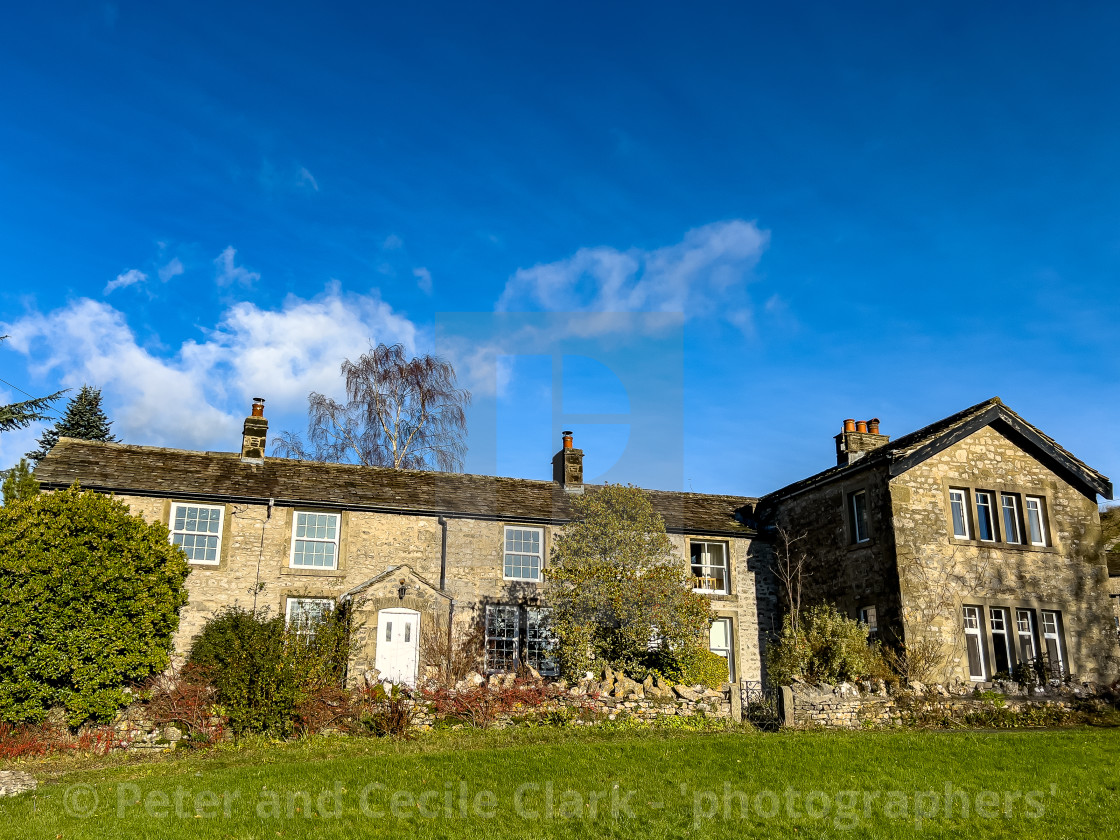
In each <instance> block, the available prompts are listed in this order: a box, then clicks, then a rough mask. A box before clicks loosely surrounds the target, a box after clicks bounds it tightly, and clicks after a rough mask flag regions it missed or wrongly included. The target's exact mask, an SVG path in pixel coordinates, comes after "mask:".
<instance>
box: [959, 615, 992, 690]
mask: <svg viewBox="0 0 1120 840" xmlns="http://www.w3.org/2000/svg"><path fill="white" fill-rule="evenodd" d="M983 620H984V619H983V614H982V613H981V611H980V608H979V607H965V608H964V641H965V652H966V653H967V654H968V676H969V677H970V678H971V679H972V680H973V681H975V682H982V681H983V680H985V679H986V678H987V676H988V671H987V668H986V667H985V663H984V636H983V630H982V627H981V622H983Z"/></svg>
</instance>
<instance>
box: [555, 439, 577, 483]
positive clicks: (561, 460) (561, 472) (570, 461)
mask: <svg viewBox="0 0 1120 840" xmlns="http://www.w3.org/2000/svg"><path fill="white" fill-rule="evenodd" d="M552 480H553V481H555V482H556V483H557V484H559V485H560V486H561V487H563V488H564V490H565V492H568V493H582V492H583V450H582V449H573V448H572V433H571V432H564V446H563V448H562V449H561V450H560V451H559V452H557V453H556V454H555V455H553V456H552Z"/></svg>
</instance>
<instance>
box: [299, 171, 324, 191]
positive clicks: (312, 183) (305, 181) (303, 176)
mask: <svg viewBox="0 0 1120 840" xmlns="http://www.w3.org/2000/svg"><path fill="white" fill-rule="evenodd" d="M296 183H297V184H298V185H299V186H301V187H305V186H306V187H311V189H313V190H315V192H319V182H318V181H316V180H315V176H314V175H312V174H311V173H310V172H308V171H307V167H305V166H301V167H300V168H299V177H298V178H297V179H296Z"/></svg>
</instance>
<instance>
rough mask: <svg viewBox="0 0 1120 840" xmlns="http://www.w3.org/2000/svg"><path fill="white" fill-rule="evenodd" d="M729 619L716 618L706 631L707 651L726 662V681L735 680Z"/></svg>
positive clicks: (733, 650)
mask: <svg viewBox="0 0 1120 840" xmlns="http://www.w3.org/2000/svg"><path fill="white" fill-rule="evenodd" d="M734 638H735V637H734V636H733V635H732V633H731V619H730V618H717V619H716V620H715V621H713V622H712V626H711V629H710V630H709V631H708V650H710V651H711V652H712V653H714V654H717V655H718V656H722V657H723V658H724V659H726V660H727V681H728V682H731V681H732V680H733V679H734V678H735V644H734Z"/></svg>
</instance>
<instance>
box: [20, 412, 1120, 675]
mask: <svg viewBox="0 0 1120 840" xmlns="http://www.w3.org/2000/svg"><path fill="white" fill-rule="evenodd" d="M266 428H267V422H266V421H265V420H264V418H263V412H258V410H257V408H256V407H255V408H254V414H253V416H252V417H250V418H248V419H247V421H246V432H245V443H244V446H243V447H242V452H241V453H203V452H191V451H184V450H170V449H156V448H151V447H137V446H125V445H121V444H105V443H92V442H86V441H76V440H70V439H65V438H64V439H62V440H61V441H60V442H59V444H58V445H57V446H56V447H55V449H54V450H53V451H52V452H51V453H50V455H49V456H48V457H47V458H45V459H44V460H43V461H42V462H41V463H40V465H39V467H38V470H37V475H38V478H39V480H40V481H41V482H42V483H43V485H44V487H46V488H47V489H51V488H59V487H65V486H68V485H69V484H71V483H72V482H73V481H75V480H77V481H79V482H80V483H81V485H82V486H83V487H85V488H88V489H93V490H98V491H101V492H107V493H113V494H115V495H116V496H117V497H118V498H120V499H121V500H122V501H124V502H125V503H127V504H128V505H129V507H130V508H131V510H132V511H133V512H135V513H138V514H140V515H142V516H143V517H144V518H146V519H148V520H149V521H153V522H162V523H164V524H166V525H168V526H169V528H171V530H172V531H173V532H176V528H179V531H182V527H180V526H181V523H180V525H179V526H177V525H176V521H177V520H176V512H177V511H178V512H179V513H180V514H181V513H182V512H183V511H184V510H187V509H193V510H196V512H197V511H198V510H203V509H205V510H206V511H208V512H209V514H208V515H211V516H213V517H215V518H214V519H212V520H211V521H210V526H209V527H210V531H209V532H207V538H208V539H209V538H216V539H212V540H211V543H209V545H211V546H214V548H213V552H212V554H211V555H206V554H205V552H202V553H200V554H198V556H197V557H196V559H195V562H192V566H191V572H190V575H189V577H188V581H187V587H188V594H189V603H188V604H187V606H186V607H185V608H184V610H183V612H182V616H181V623H180V627H179V631H178V633H177V635H176V637H175V640H174V646H175V651H176V653H177V654H178V655H180V656H182V655H185V654H186V652H187V651H188V650H189V647H190V644H191V641H192V639H193V638H194V637H195V636H196V635H197V633H198V632H199V630H200V629H201V628H202V626H203V625H204V624H205V622H206V621H207V620H208V619H209V618H210V617H212V616H213V615H215V614H216V613H217V612H219V611H220V610H222V609H224V608H228V607H233V606H240V607H245V608H251V607H258V608H260V607H265V608H268V609H270V610H272V611H276V612H279V613H280V614H284V615H287V616H289V617H291V616H292V614H293V613H292V610H293V605H294V606H295V607H298V608H299V609H305V608H306V604H308V603H311V604H316V603H318V604H322V603H329V604H330V605H332V606H336V605H340V604H345V605H346V606H347V608H348V609H349V611H350V615H351V621H352V627H354V628H355V633H356V638H357V639H358V641H359V644H358V646H357V653H356V654H355V658H354V660H353V661H352V663H351V674H350V677H351V680H352V682H356V681H358V680H360V679H362V678H363V676H364V675H365V674H366V673H367V672H372V671H373V670H375V669H377V667H378V662H379V661H381V657H379V649H380V648H381V647H382V646H386V647H384V650H383V651H380V652H383V653H385V655H386V656H388V651H389V650H390V648H389V647H387V645H389V644H390V642H389V641H388V638H389V637H386V633H389V636H390V637H391V636H392V632H396V631H389V628H388V627H387V626H386V627H384V628H383V627H382V623H379V616H380V617H384V616H388V615H390V613H393V614H396V615H406V614H407V615H412V616H418V620H419V626H418V627H415V628H413V627H412V625H411V623H410V625H409V628H408V630H406V631H405V632H406V633H407V632H412V633H414V634H415V635H414V638H413V640H412V641H410V642H409V643H410V644H412V645H414V646H415V645H417V644H419V642H420V640H421V639H422V638H423V637H425V634H427V635H430V634H432V633H433V632H437V633H445V632H448V631H449V632H450V636H451V638H453V639H462V638H466V637H469V636H471V635H472V633H481V635H482V636H483V639H484V642H485V643H486V644H487V647H488V649H489V648H490V647H491V645H490V642H491V641H493V639H494V638H497V637H496V636H495V637H491V636H490V635H489V634H490V632H491V629H492V628H491V623H490V621H489V620H488V616H494V615H497V614H498V608H506V610H507V614H508V615H510V616H514V615H516V616H518V625H517V629H516V631H510V630H509V628H508V626H507V627H506V628H505V630H504V631H502V632H504V634H505V635H504V636H503V637H502V638H500V639H498V642H499V645H498V647H497V648H495V649H501V645H502V644H504V645H506V648H505V651H506V653H507V654H508V655H507V657H506V658H505V660H503V661H504V662H505V664H506V665H507V666H508V665H509V664H511V663H513V664H522V663H528V664H533V662H532V661H531V660H532V651H531V649H530V648H531V643H532V639H531V638H530V637H531V635H532V627H531V626H530V625H531V624H532V621H533V618H532V616H533V615H534V614H535V611H536V610H537V609H538V608H541V607H547V605H545V604H542V603H541V595H540V587H541V581H542V580H543V578H544V577H545V576H547V569H548V558H549V554H550V551H551V548H552V545H553V543H554V541H555V540H556V538H557V536H558V535H559V534H561V533H562V532H563V528H564V526H565V524H566V523H567V522H568V521H570V518H571V515H572V514H571V499H572V498H574V497H576V496H577V495H578V494H579V493H582V492H595V488H594V487H593V486H590V485H588V486H586V487H585V486H584V485H583V484H582V479H583V475H582V454H583V453H582V451H581V450H577V449H573V448H572V445H571V437H570V435H566V436H565V440H564V448H563V449H562V450H561V451H560V452H559V453H557V456H556V458H555V459H554V464H555V465H558V466H557V467H556V472H555V475H554V479H553V481H526V480H520V479H506V478H497V477H489V476H469V475H459V474H444V473H429V472H412V471H401V470H389V469H385V468H374V467H369V468H367V467H356V466H350V465H338V464H315V463H308V462H297V461H288V460H284V459H276V458H266V457H257V456H258V455H262V452H263V449H262V447H263V440H264V434H265V430H266ZM837 458H838V463H837V465H836V466H835V467H831V468H829V469H827V470H825V471H823V472H822V473H819V474H818V475H816V476H812V477H810V478H808V479H805V480H803V481H801V482H797V483H795V484H793V485H790V486H788V487H786V488H782V489H781V490H778V491H775V492H774V493H771V494H769V495H767V496H765V497H763V498H761V499H755V498H753V497H734V496H716V495H706V494H697V493H668V492H659V491H651V492H650V497H651V500H652V502H653V504H654V507H655V509H656V510H658V512H659V513H661V514H662V516H663V518H664V519H665V522H666V528H667V531H668V533H669V535H670V539H671V541H672V543H673V545H674V547H675V548H676V549H677V552H678V554H679V556H680V562H681V565H682V569H683V570H686V571H687V570H689V569H690V567H691V568H693V570H694V573H696V572H695V568H696V567H695V566H693V565H692V564H693V563H696V562H698V561H697V560H696V557H697V556H700V554H703V556H704V557H706V558H708V559H706V560H704V562H705V563H711V564H713V566H712V568H708V569H706V571H702V572H700V574H703V575H717V576H718V577H719V580H720V582H719V586H718V587H716V588H717V589H718V590H722V591H708V592H707V593H706V594H707V595H708V597H709V598H710V599H711V603H712V609H713V612H714V614H715V616H716V618H717V619H718V620H719V621H720V624H719V625H717V626H715V627H714V628H713V636H712V640H713V641H712V644H713V650H716V649H717V647H718V652H720V653H721V654H723V655H726V656H727V657H728V658H729V660H730V662H731V669H732V681H733V682H735V683H737V684H738V685H739V687H740V688H741V689H743V690H744V691H745V690H747V687H748V686H753V687H757V686H758V685H759V684H760V683H762V682H763V681H765V673H764V667H763V662H764V659H765V645H766V640H767V639H768V638H771V637H772V636H773V634H774V633H776V632H777V631H778V629H779V628H780V625H781V616H782V612H783V609H786V608H788V605H786V604H785V603H784V597H783V593H782V591H781V587H780V586H779V582H778V580H777V579H776V577H775V575H774V568H775V566H777V565H780V564H781V561H782V556H783V534H788V535H791V536H795V537H796V538H797V541H796V543H795V544H794V548H793V551H794V553H796V554H801V555H804V557H805V560H806V567H805V570H804V574H803V576H802V605H803V606H807V605H810V604H813V603H818V602H824V601H827V602H831V603H834V604H835V605H836V606H837V607H838V608H839V609H840V610H841V611H842V612H844V613H846V614H848V615H850V616H852V617H858V618H862V619H864V620H865V621H867V622H868V623H869V627H868V630H869V633H870V634H871V636H872V637H873V638H875V639H878V640H879V641H881V642H883V643H884V644H887V645H894V646H900V645H913V644H916V643H917V642H918V641H919V640H924V643H925V644H926V645H927V647H934V648H937V649H938V650H939V651H940V654H941V656H940V658H941V660H942V661H941V662H940V664H939V666H938V673H937V674H936V675H934V676H935V679H934V681H935V682H941V683H945V684H949V683H951V682H954V681H956V682H960V683H976V682H984V681H990V680H991V679H993V678H995V677H996V676H998V675H999V674H998V673H997V671H999V670H1000V668H1002V667H1006V668H1011V667H1012V666H1014V665H1015V664H1016V662H1018V661H1020V660H1022V659H1023V656H1022V651H1024V650H1027V647H1023V646H1022V645H1025V644H1026V642H1025V641H1024V639H1021V638H1020V637H1019V636H1018V634H1017V632H1016V628H1015V626H1014V625H1015V623H1016V619H1017V618H1019V617H1020V616H1022V617H1023V620H1024V621H1027V618H1028V613H1029V622H1028V623H1029V624H1030V627H1029V628H1028V629H1027V630H1026V631H1024V632H1029V634H1031V645H1030V649H1031V650H1033V651H1034V652H1036V653H1041V652H1044V651H1060V655H1061V657H1062V659H1063V666H1064V669H1065V672H1064V676H1065V677H1066V679H1067V680H1068V679H1070V678H1073V677H1076V678H1077V679H1078V680H1084V681H1091V682H1110V681H1112V680H1115V679H1116V678H1117V676H1118V667H1120V656H1118V654H1120V648H1118V645H1117V634H1116V630H1115V624H1116V623H1115V620H1114V616H1115V615H1117V614H1118V613H1115V612H1114V604H1116V603H1118V601H1117V599H1112V600H1110V598H1109V595H1110V588H1111V589H1112V590H1113V592H1114V593H1115V594H1120V592H1118V591H1116V590H1117V589H1120V587H1118V586H1117V584H1116V583H1115V581H1116V580H1117V578H1113V579H1112V580H1111V581H1110V579H1109V577H1108V574H1107V567H1106V564H1105V559H1104V554H1103V552H1102V551H1101V547H1100V518H1099V514H1098V511H1097V503H1096V498H1097V495H1098V494H1099V495H1103V496H1105V497H1106V498H1110V497H1111V484H1110V483H1109V482H1108V480H1107V478H1105V477H1103V476H1101V475H1100V474H1099V473H1096V472H1095V471H1093V470H1092V469H1091V468H1089V467H1088V466H1086V465H1084V464H1082V463H1081V462H1080V461H1077V459H1076V458H1074V457H1073V456H1072V455H1070V454H1069V453H1068V452H1066V451H1065V450H1063V449H1061V447H1059V446H1057V444H1056V443H1054V442H1053V440H1052V439H1050V438H1048V437H1046V436H1045V435H1043V434H1042V433H1041V432H1039V431H1038V430H1037V429H1034V427H1032V426H1030V425H1029V424H1027V423H1026V421H1024V420H1022V418H1020V417H1019V416H1018V415H1016V414H1015V413H1014V412H1012V411H1010V409H1008V408H1006V407H1005V406H1003V404H1002V403H1001V402H1000V401H999V400H998V399H996V400H990V401H987V402H985V403H981V404H979V405H977V406H973V407H972V408H969V409H966V410H965V411H963V412H960V413H958V414H957V415H953V416H951V417H949V418H945V419H944V420H942V421H938V423H935V424H931V426H929V427H926V428H924V429H921V430H918V431H916V432H914V433H911V434H909V435H905V436H903V437H901V438H898V439H896V440H895V441H893V442H892V441H891V440H890V438H889V437H888V436H887V435H885V434H880V433H879V427H878V421H871V422H870V423H869V424H855V423H854V421H849V422H848V423H847V424H846V425H845V430H844V431H843V432H842V433H841V434H840V435H838V436H837ZM977 493H981V494H988V496H987V497H986V498H989V499H990V502H991V505H992V506H995V509H994V510H992V511H991V515H992V517H993V519H992V522H993V527H995V528H996V529H997V530H998V529H999V526H1000V522H1001V519H1000V516H1001V511H1000V510H999V509H998V505H999V503H1000V501H1001V500H1002V499H1004V498H1005V497H1007V498H1011V497H1013V498H1014V499H1015V500H1017V501H1016V502H1015V504H1017V505H1018V506H1019V507H1018V508H1017V513H1016V516H1017V517H1018V528H1019V530H1020V531H1021V533H1020V534H1019V535H1018V536H1019V537H1020V539H1019V540H1018V541H1014V540H1011V539H1010V538H1009V537H1010V535H1009V534H998V535H997V538H995V539H984V538H981V537H982V535H981V533H980V530H981V527H980V526H981V523H980V522H979V520H978V517H979V516H981V511H980V509H979V508H977V506H976V499H977V498H980V497H979V496H977V495H976V494H977ZM962 500H963V502H962ZM1032 500H1033V501H1032ZM962 504H963V507H962ZM1009 504H1010V503H1009ZM1028 504H1030V505H1033V506H1034V507H1032V509H1031V510H1032V511H1034V510H1036V509H1037V510H1038V511H1039V516H1041V517H1042V519H1041V521H1042V523H1043V525H1042V527H1043V529H1044V532H1045V534H1044V538H1043V539H1042V540H1040V541H1036V540H1033V539H1026V536H1027V531H1028V530H1029V526H1030V522H1029V521H1028V518H1027V510H1026V506H1027V505H1028ZM958 508H959V509H960V511H962V512H961V516H964V517H965V518H966V519H968V520H969V524H968V526H967V527H968V529H967V533H966V534H960V533H956V532H957V531H959V530H960V529H961V528H962V527H964V526H963V525H961V524H960V522H959V521H958V520H959V517H957V518H954V517H955V516H957V513H958ZM964 508H967V510H964ZM317 516H318V517H322V519H321V522H320V524H322V522H329V523H333V524H331V526H330V528H331V530H330V538H329V539H328V540H327V542H329V543H331V545H330V546H328V549H329V551H330V552H332V554H331V556H330V557H329V562H321V563H318V565H313V564H310V563H304V564H303V565H300V563H299V562H297V561H296V543H297V535H296V533H295V532H296V530H297V529H298V528H299V527H301V526H300V525H299V524H298V523H299V522H304V521H306V522H308V523H311V522H314V521H319V520H316V519H315V517H317ZM219 517H220V528H219V527H218V524H217V523H218V522H219ZM190 527H194V526H190ZM309 527H310V526H309ZM511 529H512V531H513V532H514V536H515V537H516V538H518V539H520V538H521V537H522V536H525V535H528V536H531V537H532V538H533V540H534V542H533V545H534V548H533V549H532V551H533V552H535V553H536V556H537V558H538V559H537V561H535V562H538V564H539V566H538V567H539V570H540V571H539V573H537V572H536V570H534V573H533V574H532V575H530V576H528V577H530V578H532V579H525V578H526V575H519V574H513V575H510V574H508V571H509V562H510V561H509V559H508V558H509V554H510V551H511V549H510V547H509V546H510V539H511ZM188 530H189V528H188ZM309 533H310V532H309ZM177 538H178V537H177ZM192 539H193V537H192ZM1033 542H1040V543H1041V544H1037V545H1036V544H1032V543H1033ZM320 548H322V546H320ZM701 549H702V551H701ZM301 550H302V549H301ZM517 550H518V551H520V550H521V549H517ZM525 550H526V551H529V549H525ZM199 551H202V550H201V549H199ZM704 552H707V553H704ZM713 557H714V558H716V559H714V560H713V559H711V558H713ZM713 569H714V571H713ZM709 579H711V578H698V581H700V580H709ZM703 588H705V589H711V587H707V586H705V587H703ZM510 608H516V609H515V610H512V611H510ZM969 610H971V612H969ZM970 616H971V617H973V618H974V619H975V620H977V621H978V626H977V627H969V626H966V625H967V624H968V622H969V620H970V619H969V617H970ZM999 616H1003V618H1004V622H1003V624H1004V626H1003V627H1002V629H1001V628H1000V625H999V622H998V621H997V618H998V617H999ZM1044 625H1045V626H1044ZM398 629H399V627H398ZM717 630H718V632H717ZM1051 630H1052V631H1053V632H1050V631H1051ZM495 632H497V631H495ZM1001 632H1002V633H1003V634H1005V635H1003V636H1001V635H999V634H1000V633H1001ZM511 633H513V634H514V635H515V636H516V638H514V637H513V636H511V635H510V634H511ZM499 635H501V634H499ZM394 638H395V637H394ZM406 638H407V636H406ZM1024 638H1025V637H1024ZM395 641H396V642H399V639H395ZM717 642H718V645H717ZM1001 642H1005V643H1006V655H1004V656H1003V657H1002V658H1001V656H1000V654H999V650H998V645H999V644H1000V643H1001ZM1048 645H1049V647H1048ZM970 646H971V647H970ZM538 652H539V648H538ZM422 658H423V657H422V656H420V657H419V659H422ZM419 659H418V661H417V662H416V663H415V664H414V666H413V668H414V671H415V672H418V671H419V669H420V667H421V664H422V663H421V662H420V661H419ZM978 662H980V663H981V664H982V665H983V672H982V673H979V674H978V673H977V667H978V666H977V663H978ZM536 664H538V665H539V664H540V663H539V662H537V663H536ZM997 666H998V667H997ZM493 670H506V668H495V669H493ZM736 696H738V692H736Z"/></svg>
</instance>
